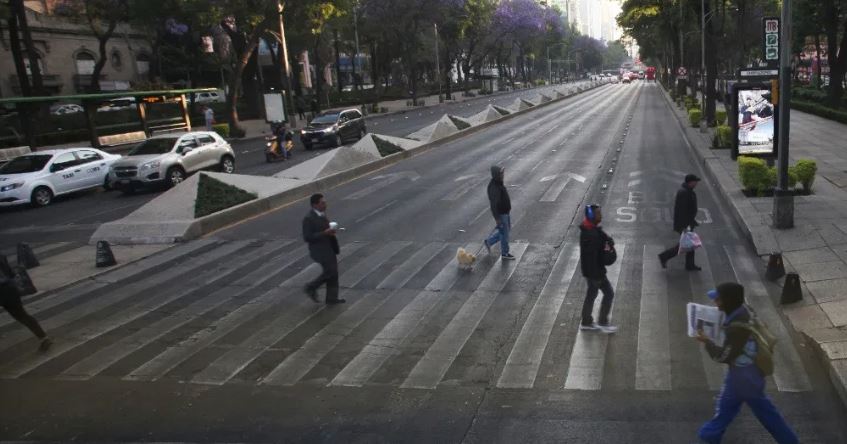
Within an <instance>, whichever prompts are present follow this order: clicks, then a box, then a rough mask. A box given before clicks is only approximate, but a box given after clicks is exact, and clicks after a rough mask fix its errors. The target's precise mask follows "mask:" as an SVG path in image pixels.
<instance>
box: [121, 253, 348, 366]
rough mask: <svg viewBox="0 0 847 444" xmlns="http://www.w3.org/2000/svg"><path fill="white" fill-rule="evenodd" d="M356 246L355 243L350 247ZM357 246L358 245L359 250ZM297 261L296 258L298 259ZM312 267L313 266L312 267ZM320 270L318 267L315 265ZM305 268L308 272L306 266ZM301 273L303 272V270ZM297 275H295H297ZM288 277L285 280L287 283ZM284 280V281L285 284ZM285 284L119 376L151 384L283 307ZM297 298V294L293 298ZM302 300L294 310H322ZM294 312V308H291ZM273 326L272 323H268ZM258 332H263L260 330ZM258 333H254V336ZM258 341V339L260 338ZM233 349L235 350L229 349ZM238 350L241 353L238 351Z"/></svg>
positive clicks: (245, 364) (291, 294) (289, 294)
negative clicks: (227, 336) (311, 308)
mask: <svg viewBox="0 0 847 444" xmlns="http://www.w3.org/2000/svg"><path fill="white" fill-rule="evenodd" d="M354 245H356V244H354ZM360 246H361V245H359V247H360ZM359 247H356V248H352V249H351V248H349V247H348V248H345V249H344V250H342V251H341V254H340V255H338V259H339V261H342V260H343V259H344V258H346V257H347V256H349V255H351V254H353V253H354V252H355V251H356V250H358V248H359ZM298 260H299V258H298ZM312 265H316V264H312ZM318 268H320V266H318ZM307 269H310V268H308V267H307ZM304 271H305V270H304ZM297 276H299V274H298V275H297ZM291 279H293V277H292V278H290V279H289V280H288V281H291ZM288 281H287V282H288ZM285 284H286V283H285V282H283V283H282V284H280V285H279V286H277V287H274V288H272V289H270V290H268V291H266V292H265V293H263V294H262V295H261V296H259V297H257V298H255V299H253V300H251V301H250V302H249V303H246V304H244V305H242V306H240V307H238V308H237V309H235V310H233V311H231V312H229V313H228V314H227V315H226V316H224V317H223V318H220V319H218V320H216V321H215V322H214V323H213V324H211V325H210V326H208V327H207V328H204V329H203V330H200V331H198V332H196V333H194V334H193V335H191V336H190V337H188V338H187V339H185V340H183V341H182V342H180V343H179V344H176V345H172V346H170V347H168V348H167V349H166V350H165V351H163V352H162V353H159V354H158V355H157V356H156V357H155V358H153V359H151V360H149V361H147V362H146V363H144V364H143V365H141V366H140V367H138V368H136V369H135V370H133V371H132V372H130V373H129V374H128V375H126V376H124V377H123V380H125V381H155V380H157V379H159V378H161V377H163V376H165V374H167V373H168V372H169V371H171V370H173V369H174V368H176V367H177V366H178V365H180V364H182V363H183V362H185V361H187V360H188V359H190V358H191V357H192V356H194V355H196V354H197V353H199V352H200V351H201V350H203V349H204V348H206V347H207V346H209V345H211V344H213V343H215V342H216V341H218V340H219V339H221V338H223V337H224V336H226V335H228V334H229V333H231V332H232V331H234V330H236V329H237V328H238V327H240V326H242V325H243V324H244V323H245V322H249V321H251V320H252V319H253V318H255V317H256V316H258V315H260V314H262V313H265V312H267V311H268V310H271V309H273V307H278V306H281V305H283V304H284V303H285V302H287V301H288V298H290V297H293V295H294V293H293V292H292V291H290V289H286V290H283V289H281V287H283V286H284V285H285ZM297 296H300V295H297ZM302 298H303V301H302V302H300V303H298V304H297V305H296V306H295V307H300V308H301V309H302V308H303V307H306V306H309V307H316V308H317V310H320V309H321V308H323V307H324V305H323V304H321V305H316V304H315V303H314V302H312V301H311V300H310V299H308V298H306V297H305V296H303V297H302ZM291 309H292V308H291V307H285V310H286V311H288V310H291ZM294 309H296V308H294ZM272 325H276V324H272ZM261 333H265V334H266V333H267V332H265V330H264V329H263V330H262V331H261ZM257 334H258V333H257ZM260 340H261V339H260ZM233 350H235V349H233ZM239 350H243V348H240V349H239ZM250 362H252V360H251V361H249V362H246V363H244V362H242V364H243V365H241V364H239V363H235V364H233V365H234V366H240V368H244V367H246V366H247V365H248V364H249V363H250Z"/></svg>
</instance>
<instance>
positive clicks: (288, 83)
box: [277, 1, 295, 121]
mask: <svg viewBox="0 0 847 444" xmlns="http://www.w3.org/2000/svg"><path fill="white" fill-rule="evenodd" d="M277 10H278V11H279V51H277V53H278V54H279V58H280V62H281V63H280V64H281V66H282V73H281V74H282V79H281V80H282V87H283V89H284V90H287V91H288V93H287V94H286V96H287V98H288V100H287V101H286V102H287V103H286V104H285V106H286V109H288V110H289V114H290V115H291V116H292V117H291V118H290V120H292V121H294V116H295V113H294V83H293V82H292V80H291V66H289V64H288V44H286V43H285V24H284V23H283V20H282V13H283V8H282V2H281V1H280V2H278V3H277Z"/></svg>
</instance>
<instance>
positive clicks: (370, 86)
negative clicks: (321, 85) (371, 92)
mask: <svg viewBox="0 0 847 444" xmlns="http://www.w3.org/2000/svg"><path fill="white" fill-rule="evenodd" d="M359 87H360V88H362V89H363V90H364V89H373V87H374V86H373V84H372V83H365V84H362V85H359ZM355 90H356V85H346V86H345V87H344V88H341V91H344V92H351V91H355Z"/></svg>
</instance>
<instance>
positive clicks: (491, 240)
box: [485, 222, 503, 248]
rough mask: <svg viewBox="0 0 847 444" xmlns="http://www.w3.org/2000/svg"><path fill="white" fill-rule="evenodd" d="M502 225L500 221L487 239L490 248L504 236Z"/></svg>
mask: <svg viewBox="0 0 847 444" xmlns="http://www.w3.org/2000/svg"><path fill="white" fill-rule="evenodd" d="M502 226H503V223H502V222H500V223H498V224H497V229H496V230H494V231H492V232H491V235H489V236H488V239H486V240H485V243H486V244H488V246H489V248H490V247H493V246H494V245H496V244H497V242H500V238H501V237H502V234H503V228H502ZM501 248H502V246H501Z"/></svg>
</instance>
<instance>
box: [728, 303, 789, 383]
mask: <svg viewBox="0 0 847 444" xmlns="http://www.w3.org/2000/svg"><path fill="white" fill-rule="evenodd" d="M748 311H749V312H750V314H751V316H750V322H730V323H729V326H730V327H738V328H743V329H745V330H747V331H749V332H750V336H751V337H752V338H753V340H754V341H756V356H755V358H753V361H754V362H755V363H756V367H758V368H759V370H760V371H761V372H762V374H763V375H765V376H770V375H772V374H773V368H774V364H773V350H774V346H776V342H777V338H776V336H775V335H774V334H773V333H772V332H771V331H770V329H769V328H768V326H767V325H766V324H765V323H764V322H763V321H761V320H760V319H759V318H758V317H756V316H755V314H754V313H753V311H752V309H750V308H748Z"/></svg>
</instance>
